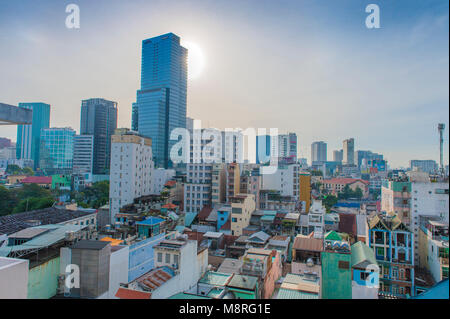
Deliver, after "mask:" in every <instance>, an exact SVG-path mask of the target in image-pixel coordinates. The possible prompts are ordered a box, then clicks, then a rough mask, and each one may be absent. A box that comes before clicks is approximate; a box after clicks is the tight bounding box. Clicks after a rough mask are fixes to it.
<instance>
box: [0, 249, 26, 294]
mask: <svg viewBox="0 0 450 319" xmlns="http://www.w3.org/2000/svg"><path fill="white" fill-rule="evenodd" d="M28 264H29V261H28V260H26V259H15V258H4V257H0V283H1V284H0V299H26V298H27V293H28Z"/></svg>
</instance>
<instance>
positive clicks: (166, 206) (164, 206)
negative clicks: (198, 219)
mask: <svg viewBox="0 0 450 319" xmlns="http://www.w3.org/2000/svg"><path fill="white" fill-rule="evenodd" d="M177 207H178V206H177V205H175V204H172V203H168V204H166V205H163V207H162V208H168V209H175V208H177Z"/></svg>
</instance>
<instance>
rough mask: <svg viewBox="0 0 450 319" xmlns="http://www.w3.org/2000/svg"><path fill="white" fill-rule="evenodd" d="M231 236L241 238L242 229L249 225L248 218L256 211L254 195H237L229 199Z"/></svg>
mask: <svg viewBox="0 0 450 319" xmlns="http://www.w3.org/2000/svg"><path fill="white" fill-rule="evenodd" d="M230 204H231V235H233V236H241V235H242V229H243V228H245V227H247V226H248V225H249V223H250V217H251V215H252V213H253V212H254V211H255V209H256V202H255V195H253V194H237V195H236V196H232V197H230Z"/></svg>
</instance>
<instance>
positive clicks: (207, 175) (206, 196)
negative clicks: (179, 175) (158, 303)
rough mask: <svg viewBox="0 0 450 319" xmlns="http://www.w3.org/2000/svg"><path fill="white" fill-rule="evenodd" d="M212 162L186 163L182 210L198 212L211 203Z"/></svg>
mask: <svg viewBox="0 0 450 319" xmlns="http://www.w3.org/2000/svg"><path fill="white" fill-rule="evenodd" d="M212 169H213V164H187V165H186V183H185V184H184V211H185V212H200V210H201V209H202V208H203V206H205V205H211V193H212Z"/></svg>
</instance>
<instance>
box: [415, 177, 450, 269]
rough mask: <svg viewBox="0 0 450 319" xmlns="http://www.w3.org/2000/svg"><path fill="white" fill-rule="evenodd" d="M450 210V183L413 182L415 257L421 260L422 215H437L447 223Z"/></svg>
mask: <svg viewBox="0 0 450 319" xmlns="http://www.w3.org/2000/svg"><path fill="white" fill-rule="evenodd" d="M448 212H449V183H448V182H447V183H442V182H441V183H440V182H430V181H428V182H411V228H412V231H413V233H414V253H415V254H414V258H415V263H416V264H417V263H418V260H419V255H418V253H419V249H418V248H419V228H420V216H435V217H439V219H440V220H442V221H443V222H445V223H447V224H448V222H449V218H448Z"/></svg>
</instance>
